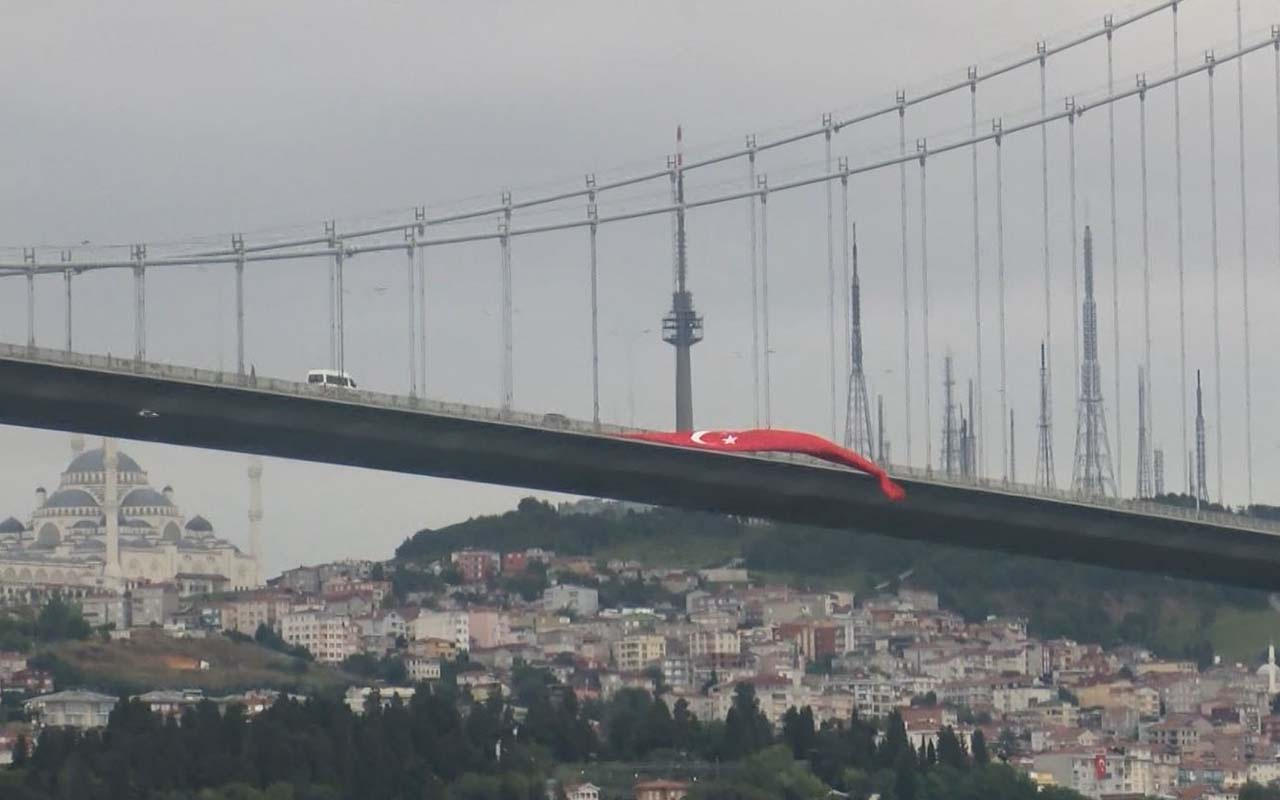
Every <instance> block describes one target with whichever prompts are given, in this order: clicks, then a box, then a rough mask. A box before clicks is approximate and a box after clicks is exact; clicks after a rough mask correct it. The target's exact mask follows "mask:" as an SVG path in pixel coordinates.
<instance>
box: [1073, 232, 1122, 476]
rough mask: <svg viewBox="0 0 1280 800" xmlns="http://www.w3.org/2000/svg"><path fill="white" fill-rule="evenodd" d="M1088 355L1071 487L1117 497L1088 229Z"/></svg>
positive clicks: (1085, 312) (1082, 372) (1082, 374)
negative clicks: (1104, 401) (1099, 355)
mask: <svg viewBox="0 0 1280 800" xmlns="http://www.w3.org/2000/svg"><path fill="white" fill-rule="evenodd" d="M1081 311H1082V312H1083V313H1082V315H1081V316H1082V317H1083V318H1084V326H1083V328H1084V352H1083V356H1084V358H1083V361H1082V362H1081V364H1080V400H1079V405H1078V411H1077V414H1076V460H1075V468H1074V469H1073V470H1072V471H1071V487H1072V489H1074V490H1075V491H1076V492H1077V493H1079V494H1082V495H1084V496H1086V497H1108V496H1109V497H1115V495H1116V481H1115V473H1114V472H1112V470H1111V442H1110V440H1109V439H1108V438H1107V416H1106V412H1105V409H1104V408H1103V406H1102V367H1101V366H1100V365H1099V364H1098V307H1097V305H1096V304H1095V303H1094V300H1093V233H1092V232H1091V231H1090V230H1089V226H1088V225H1086V226H1084V308H1083V309H1081Z"/></svg>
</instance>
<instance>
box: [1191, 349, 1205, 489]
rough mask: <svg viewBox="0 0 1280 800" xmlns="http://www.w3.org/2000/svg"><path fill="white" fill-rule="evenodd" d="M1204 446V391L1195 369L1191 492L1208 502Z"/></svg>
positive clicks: (1198, 371) (1197, 371) (1198, 373)
mask: <svg viewBox="0 0 1280 800" xmlns="http://www.w3.org/2000/svg"><path fill="white" fill-rule="evenodd" d="M1207 461H1208V460H1207V459H1206V458H1205V447H1204V392H1203V391H1202V390H1201V387H1200V370H1196V461H1195V466H1196V471H1195V483H1194V485H1193V486H1192V487H1191V491H1192V494H1194V495H1195V498H1196V499H1197V500H1199V501H1200V502H1202V503H1207V502H1209V481H1208V472H1209V470H1208V464H1207Z"/></svg>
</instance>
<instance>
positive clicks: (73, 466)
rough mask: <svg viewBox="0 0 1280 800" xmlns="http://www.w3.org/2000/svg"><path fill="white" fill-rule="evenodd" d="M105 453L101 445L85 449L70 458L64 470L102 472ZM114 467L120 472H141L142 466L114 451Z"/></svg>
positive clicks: (104, 466) (123, 454)
mask: <svg viewBox="0 0 1280 800" xmlns="http://www.w3.org/2000/svg"><path fill="white" fill-rule="evenodd" d="M106 460H107V455H106V453H105V452H103V449H102V448H101V447H98V448H95V449H93V450H85V451H84V452H83V453H81V454H80V455H78V456H76V457H75V458H73V459H71V463H70V464H69V465H67V469H66V472H102V471H103V470H105V469H106V468H107V467H106ZM116 469H118V470H119V471H120V472H142V467H140V466H138V462H137V461H134V460H133V459H132V458H130V457H129V456H128V455H126V454H125V453H122V452H120V451H119V450H117V451H116Z"/></svg>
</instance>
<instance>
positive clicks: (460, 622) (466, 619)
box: [408, 610, 471, 652]
mask: <svg viewBox="0 0 1280 800" xmlns="http://www.w3.org/2000/svg"><path fill="white" fill-rule="evenodd" d="M408 628H409V637H410V638H411V639H444V640H446V641H449V642H453V644H454V646H455V647H456V648H457V649H458V650H462V651H464V652H465V651H467V650H470V649H471V616H470V614H468V613H467V612H466V611H426V610H423V611H420V612H418V616H417V618H416V619H414V620H413V621H412V622H410V623H409V626H408Z"/></svg>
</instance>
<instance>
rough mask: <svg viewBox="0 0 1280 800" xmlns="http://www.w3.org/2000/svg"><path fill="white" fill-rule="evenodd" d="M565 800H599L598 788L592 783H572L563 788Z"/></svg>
mask: <svg viewBox="0 0 1280 800" xmlns="http://www.w3.org/2000/svg"><path fill="white" fill-rule="evenodd" d="M564 796H565V800H600V787H599V786H596V785H595V784H594V783H574V784H570V785H568V786H566V787H564Z"/></svg>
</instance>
